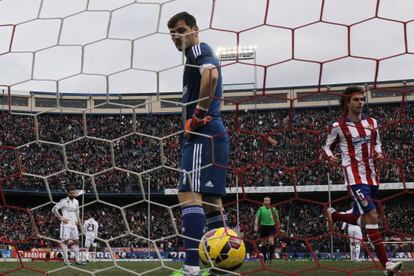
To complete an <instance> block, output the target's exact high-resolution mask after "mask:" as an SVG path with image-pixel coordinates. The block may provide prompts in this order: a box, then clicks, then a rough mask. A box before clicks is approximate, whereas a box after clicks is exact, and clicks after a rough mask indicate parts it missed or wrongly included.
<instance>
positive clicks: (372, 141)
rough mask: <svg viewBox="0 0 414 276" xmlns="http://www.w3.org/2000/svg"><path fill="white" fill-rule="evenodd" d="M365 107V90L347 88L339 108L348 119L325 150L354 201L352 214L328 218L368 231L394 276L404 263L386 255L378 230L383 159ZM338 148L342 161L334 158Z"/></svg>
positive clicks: (330, 213)
mask: <svg viewBox="0 0 414 276" xmlns="http://www.w3.org/2000/svg"><path fill="white" fill-rule="evenodd" d="M364 104H365V95H364V90H363V89H362V88H360V87H355V86H352V87H348V88H347V89H346V90H345V92H344V94H343V96H342V98H341V99H340V106H341V107H342V108H343V110H344V111H345V114H344V115H345V116H344V117H343V118H341V119H340V120H339V121H337V122H335V123H334V124H333V125H332V128H331V131H330V134H329V136H328V138H327V140H326V144H325V146H324V147H323V150H324V153H325V155H326V158H327V159H328V160H329V162H330V163H332V164H339V163H341V166H342V167H343V170H344V176H345V182H346V184H347V185H348V186H350V188H351V191H352V195H353V198H354V204H355V205H354V208H353V211H352V213H349V214H343V213H342V214H341V213H339V212H336V210H335V209H333V208H328V210H327V217H328V221H329V223H330V224H331V225H332V223H333V222H335V221H342V222H346V223H349V224H353V225H360V226H361V227H363V228H365V230H366V232H367V234H368V236H369V238H370V239H371V241H372V243H373V244H374V247H375V252H376V254H377V257H378V259H379V260H380V262H381V265H382V266H383V268H384V269H385V271H384V272H385V273H386V274H388V275H393V274H394V272H395V271H399V270H400V269H401V267H402V263H401V262H396V263H393V262H390V261H389V260H388V257H387V253H386V251H385V247H384V244H383V239H382V235H381V232H380V231H379V229H378V215H377V210H376V205H375V203H374V201H373V199H378V196H379V191H378V185H379V178H378V173H377V166H376V161H377V160H378V159H382V158H384V157H383V154H382V150H381V141H380V135H379V132H378V123H377V121H376V120H375V119H374V118H371V117H369V116H367V115H366V114H364V113H363V109H364ZM337 145H339V150H340V152H341V158H339V156H337V155H336V154H334V152H333V151H334V150H335V148H336V146H337Z"/></svg>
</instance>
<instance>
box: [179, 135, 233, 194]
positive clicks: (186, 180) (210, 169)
mask: <svg viewBox="0 0 414 276" xmlns="http://www.w3.org/2000/svg"><path fill="white" fill-rule="evenodd" d="M228 161H229V137H228V135H227V133H223V134H220V135H218V136H216V137H212V138H207V137H203V136H198V135H193V136H192V137H191V139H189V140H186V139H185V141H184V142H183V148H182V151H181V170H183V172H182V173H181V175H180V184H179V189H178V190H179V191H180V192H184V191H193V192H197V193H202V194H211V195H214V196H223V195H225V194H226V175H227V166H228ZM207 165H209V166H207ZM205 166H207V167H205ZM203 167H205V168H203Z"/></svg>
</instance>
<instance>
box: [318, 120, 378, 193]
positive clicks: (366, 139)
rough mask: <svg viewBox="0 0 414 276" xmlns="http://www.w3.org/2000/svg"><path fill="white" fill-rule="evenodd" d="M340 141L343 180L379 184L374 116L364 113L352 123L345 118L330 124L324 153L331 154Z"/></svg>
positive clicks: (350, 183) (351, 183)
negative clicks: (364, 115)
mask: <svg viewBox="0 0 414 276" xmlns="http://www.w3.org/2000/svg"><path fill="white" fill-rule="evenodd" d="M338 144H339V147H340V150H341V160H342V167H343V168H344V174H345V175H344V178H345V183H346V184H349V185H356V184H367V185H378V184H379V179H378V173H377V168H376V162H375V161H374V157H375V155H376V154H381V142H380V136H379V132H378V124H377V121H376V120H375V119H374V118H371V117H363V118H362V120H361V121H360V122H357V123H354V122H351V121H347V120H345V119H342V120H339V121H338V122H335V123H334V124H333V125H332V129H331V132H330V133H329V136H328V139H327V140H326V145H325V146H324V148H323V149H324V152H325V154H326V155H327V156H328V157H330V156H333V155H334V154H333V152H332V151H333V150H334V149H335V147H336V145H338Z"/></svg>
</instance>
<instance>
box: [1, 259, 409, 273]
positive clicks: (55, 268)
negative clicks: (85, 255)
mask: <svg viewBox="0 0 414 276" xmlns="http://www.w3.org/2000/svg"><path fill="white" fill-rule="evenodd" d="M163 264H164V266H168V267H170V268H180V267H181V263H180V262H164V263H163ZM319 264H320V267H316V263H315V262H313V261H273V262H272V263H271V264H266V269H267V270H262V271H258V270H261V269H263V267H262V266H261V264H260V263H258V262H253V261H246V262H244V264H243V266H242V267H241V268H240V269H239V270H237V272H240V273H242V274H243V275H289V274H290V275H324V276H327V275H351V274H349V272H351V271H352V272H353V275H361V276H362V275H384V274H383V271H382V270H379V269H377V268H375V267H374V264H373V263H372V262H361V263H354V262H351V261H320V263H319ZM24 266H25V267H26V268H33V269H36V270H39V271H43V272H46V271H50V272H51V273H49V274H48V275H65V276H66V275H71V276H72V275H73V276H75V275H77V276H80V275H90V274H89V273H85V272H82V271H80V270H78V268H79V269H82V270H88V271H90V272H95V273H96V275H102V276H104V275H108V276H109V275H110V276H114V275H134V274H132V273H129V272H127V271H125V270H123V269H122V268H126V269H129V270H131V271H134V272H137V273H144V272H146V273H145V274H144V275H154V276H155V275H170V274H171V272H172V270H170V269H167V268H164V267H163V266H162V264H161V263H160V262H155V261H154V262H118V266H120V267H122V268H114V267H113V263H107V262H96V263H88V264H85V265H81V266H75V265H71V266H69V267H64V266H63V264H62V263H59V262H48V263H46V262H29V263H24ZM19 267H20V264H19V263H17V262H14V263H11V262H8V263H6V262H2V263H0V275H3V273H5V272H8V271H10V270H13V269H17V268H19ZM341 269H346V270H347V271H348V272H341V271H340V270H341ZM278 271H281V273H278ZM282 271H283V272H282ZM253 272H254V273H253ZM295 272H296V273H295ZM403 272H408V273H409V275H413V274H414V261H410V262H405V263H404V267H403ZM42 274H43V273H36V272H35V271H31V270H26V269H22V270H18V271H14V272H12V273H7V275H13V276H17V275H25V276H26V275H42ZM401 275H403V274H401ZM404 275H408V274H405V273H404Z"/></svg>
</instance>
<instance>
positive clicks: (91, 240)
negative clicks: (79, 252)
mask: <svg viewBox="0 0 414 276" xmlns="http://www.w3.org/2000/svg"><path fill="white" fill-rule="evenodd" d="M91 245H92V246H93V247H96V245H97V244H96V242H95V238H94V237H88V236H85V247H90V246H91Z"/></svg>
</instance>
